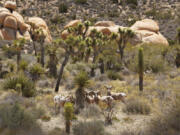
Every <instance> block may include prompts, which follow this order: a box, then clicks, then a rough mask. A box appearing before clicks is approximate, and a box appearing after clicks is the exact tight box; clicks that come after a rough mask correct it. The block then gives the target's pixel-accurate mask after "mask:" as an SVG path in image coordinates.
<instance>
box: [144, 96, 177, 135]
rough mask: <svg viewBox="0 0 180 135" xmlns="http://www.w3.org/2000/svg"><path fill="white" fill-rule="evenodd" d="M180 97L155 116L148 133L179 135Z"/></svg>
mask: <svg viewBox="0 0 180 135" xmlns="http://www.w3.org/2000/svg"><path fill="white" fill-rule="evenodd" d="M179 123H180V98H179V99H177V100H176V102H175V103H172V104H170V107H169V108H167V109H166V110H165V111H163V113H162V114H160V115H158V116H157V117H155V118H154V119H153V120H152V121H151V123H150V127H149V130H148V132H147V134H146V135H178V134H179V132H180V124H179Z"/></svg>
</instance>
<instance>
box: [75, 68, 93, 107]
mask: <svg viewBox="0 0 180 135" xmlns="http://www.w3.org/2000/svg"><path fill="white" fill-rule="evenodd" d="M74 83H75V85H77V87H78V88H77V90H76V104H77V109H78V110H79V109H82V108H84V102H85V95H84V94H85V93H84V88H86V87H88V85H89V84H90V82H89V77H88V74H87V73H86V72H83V71H81V72H79V74H77V76H76V77H75V79H74Z"/></svg>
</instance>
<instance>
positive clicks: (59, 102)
mask: <svg viewBox="0 0 180 135" xmlns="http://www.w3.org/2000/svg"><path fill="white" fill-rule="evenodd" d="M105 87H106V88H107V95H106V96H102V95H101V92H100V90H96V91H88V90H85V94H84V96H85V101H86V102H87V104H99V102H103V103H105V104H106V105H107V106H111V103H112V101H114V100H116V101H121V102H123V103H125V97H126V94H125V93H123V92H120V93H113V92H111V90H112V86H110V85H107V86H105ZM66 102H71V103H73V104H74V103H75V98H74V97H73V96H72V95H71V96H62V95H55V96H54V104H55V112H57V111H59V109H60V108H62V107H64V104H65V103H66ZM57 109H58V110H57Z"/></svg>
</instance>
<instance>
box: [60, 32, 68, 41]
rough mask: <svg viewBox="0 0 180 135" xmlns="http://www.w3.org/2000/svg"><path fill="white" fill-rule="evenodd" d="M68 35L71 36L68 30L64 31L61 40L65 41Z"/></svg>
mask: <svg viewBox="0 0 180 135" xmlns="http://www.w3.org/2000/svg"><path fill="white" fill-rule="evenodd" d="M68 35H69V32H68V31H67V30H64V31H63V32H62V33H61V38H62V39H64V40H65V39H66V38H67V36H68Z"/></svg>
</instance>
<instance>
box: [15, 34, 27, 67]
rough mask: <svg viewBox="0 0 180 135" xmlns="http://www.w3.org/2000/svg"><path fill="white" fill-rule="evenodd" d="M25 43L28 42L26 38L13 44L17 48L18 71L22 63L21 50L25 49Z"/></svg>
mask: <svg viewBox="0 0 180 135" xmlns="http://www.w3.org/2000/svg"><path fill="white" fill-rule="evenodd" d="M25 43H26V40H25V39H24V38H20V39H17V40H14V42H13V47H14V48H15V51H16V54H17V69H18V70H19V62H20V61H21V50H22V49H23V47H24V44H25Z"/></svg>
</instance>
